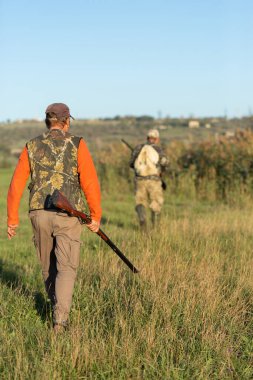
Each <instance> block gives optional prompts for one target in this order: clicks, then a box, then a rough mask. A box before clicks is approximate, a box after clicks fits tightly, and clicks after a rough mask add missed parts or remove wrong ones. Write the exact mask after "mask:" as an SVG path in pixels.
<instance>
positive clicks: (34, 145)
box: [27, 129, 84, 211]
mask: <svg viewBox="0 0 253 380" xmlns="http://www.w3.org/2000/svg"><path fill="white" fill-rule="evenodd" d="M79 142H80V137H76V136H73V135H71V134H69V133H65V132H63V131H61V130H59V129H53V130H49V131H48V132H46V133H44V134H43V135H41V136H38V137H36V138H34V139H32V140H30V141H29V142H28V143H27V150H28V156H29V162H30V169H31V183H30V185H29V187H28V188H29V190H30V199H29V207H30V210H40V209H44V208H45V203H46V200H47V199H48V197H49V196H50V195H52V193H53V191H54V190H55V189H57V190H59V191H61V192H62V193H63V194H64V195H65V196H66V197H67V198H68V199H69V201H70V203H71V204H72V206H73V207H74V208H76V209H77V210H78V211H81V210H83V208H84V202H83V198H82V194H81V188H80V184H79V177H78V172H77V153H78V146H79Z"/></svg>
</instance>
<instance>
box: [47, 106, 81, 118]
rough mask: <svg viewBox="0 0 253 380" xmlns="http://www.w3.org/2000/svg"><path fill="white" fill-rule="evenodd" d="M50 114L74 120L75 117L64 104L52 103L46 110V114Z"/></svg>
mask: <svg viewBox="0 0 253 380" xmlns="http://www.w3.org/2000/svg"><path fill="white" fill-rule="evenodd" d="M49 112H53V113H55V115H56V117H59V118H60V117H71V118H72V119H73V120H75V119H74V118H73V116H71V115H70V111H69V107H68V106H67V105H66V104H64V103H52V104H50V105H49V106H48V107H47V109H46V114H47V113H49Z"/></svg>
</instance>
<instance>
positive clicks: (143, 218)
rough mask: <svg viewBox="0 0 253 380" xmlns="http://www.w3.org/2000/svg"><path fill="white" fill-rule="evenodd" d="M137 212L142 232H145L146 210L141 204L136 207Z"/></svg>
mask: <svg viewBox="0 0 253 380" xmlns="http://www.w3.org/2000/svg"><path fill="white" fill-rule="evenodd" d="M135 210H136V212H137V215H138V218H139V222H140V227H141V229H142V230H145V229H146V228H147V222H146V209H145V207H144V206H143V205H142V204H139V205H137V206H136V207H135Z"/></svg>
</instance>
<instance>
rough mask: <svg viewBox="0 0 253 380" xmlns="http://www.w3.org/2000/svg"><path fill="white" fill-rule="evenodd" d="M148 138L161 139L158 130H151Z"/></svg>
mask: <svg viewBox="0 0 253 380" xmlns="http://www.w3.org/2000/svg"><path fill="white" fill-rule="evenodd" d="M147 136H148V137H154V138H155V139H158V138H159V131H158V130H157V129H150V130H149V131H148V134H147Z"/></svg>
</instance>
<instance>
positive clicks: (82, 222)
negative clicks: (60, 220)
mask: <svg viewBox="0 0 253 380" xmlns="http://www.w3.org/2000/svg"><path fill="white" fill-rule="evenodd" d="M78 219H79V222H80V223H81V224H87V222H85V220H83V219H82V218H81V217H80V216H78Z"/></svg>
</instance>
